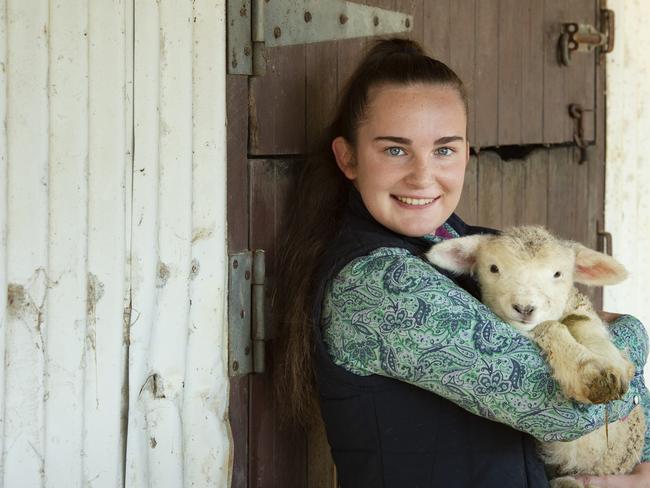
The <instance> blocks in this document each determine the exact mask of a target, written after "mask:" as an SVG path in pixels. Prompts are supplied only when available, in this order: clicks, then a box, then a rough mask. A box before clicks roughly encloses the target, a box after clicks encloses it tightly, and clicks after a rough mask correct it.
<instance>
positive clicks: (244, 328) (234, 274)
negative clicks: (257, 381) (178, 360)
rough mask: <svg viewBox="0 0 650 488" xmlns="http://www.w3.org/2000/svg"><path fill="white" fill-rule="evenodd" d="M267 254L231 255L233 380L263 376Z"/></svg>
mask: <svg viewBox="0 0 650 488" xmlns="http://www.w3.org/2000/svg"><path fill="white" fill-rule="evenodd" d="M264 275H265V263H264V251H263V250H261V249H260V250H256V251H243V252H238V253H235V254H231V255H230V257H229V272H228V334H229V335H228V370H229V373H230V376H241V375H246V374H249V373H263V372H264V361H265V356H264V341H265V340H266V327H265V326H264V278H265V276H264Z"/></svg>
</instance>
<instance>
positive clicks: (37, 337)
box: [3, 0, 49, 487]
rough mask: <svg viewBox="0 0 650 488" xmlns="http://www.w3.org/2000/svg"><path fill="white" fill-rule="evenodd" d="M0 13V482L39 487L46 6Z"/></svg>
mask: <svg viewBox="0 0 650 488" xmlns="http://www.w3.org/2000/svg"><path fill="white" fill-rule="evenodd" d="M6 13H7V18H8V22H7V46H8V56H7V66H8V67H10V68H9V72H8V73H7V120H6V124H7V140H8V141H10V144H8V146H7V148H8V151H7V164H8V178H7V182H8V192H7V207H8V208H7V224H8V225H7V228H8V232H7V256H6V258H7V279H8V282H9V285H8V289H9V307H8V319H7V324H6V335H5V339H6V346H5V347H6V349H5V366H6V373H5V423H4V432H3V436H4V441H5V442H4V450H3V464H4V486H6V487H9V486H12V487H13V486H29V487H39V486H42V485H43V479H42V477H43V456H44V430H43V401H44V390H43V364H44V361H43V335H42V333H43V329H44V328H45V327H47V323H46V322H45V321H44V317H45V313H46V310H45V296H46V292H47V288H48V285H49V278H48V275H47V242H48V240H47V231H48V214H47V211H48V208H47V202H48V166H47V165H48V100H47V68H48V36H47V30H48V8H47V3H43V2H39V1H37V0H31V1H27V0H10V1H9V2H7V5H6Z"/></svg>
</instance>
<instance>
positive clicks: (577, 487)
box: [550, 476, 585, 488]
mask: <svg viewBox="0 0 650 488" xmlns="http://www.w3.org/2000/svg"><path fill="white" fill-rule="evenodd" d="M550 485H551V488H584V486H585V485H583V484H582V481H578V480H577V479H575V478H571V477H569V476H562V477H561V478H555V479H554V480H551V482H550Z"/></svg>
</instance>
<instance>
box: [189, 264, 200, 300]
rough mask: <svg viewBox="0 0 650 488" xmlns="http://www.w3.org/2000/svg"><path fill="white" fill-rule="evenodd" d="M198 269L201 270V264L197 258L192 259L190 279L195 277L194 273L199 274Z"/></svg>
mask: <svg viewBox="0 0 650 488" xmlns="http://www.w3.org/2000/svg"><path fill="white" fill-rule="evenodd" d="M200 270H201V264H200V263H199V261H198V260H197V259H192V266H190V280H193V279H194V278H196V275H198V274H199V271H200ZM190 304H191V301H190Z"/></svg>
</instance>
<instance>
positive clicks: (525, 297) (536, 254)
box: [426, 226, 627, 331]
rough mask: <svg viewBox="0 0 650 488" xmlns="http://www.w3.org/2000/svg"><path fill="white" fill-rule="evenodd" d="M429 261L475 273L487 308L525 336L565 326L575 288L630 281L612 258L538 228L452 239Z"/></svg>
mask: <svg viewBox="0 0 650 488" xmlns="http://www.w3.org/2000/svg"><path fill="white" fill-rule="evenodd" d="M426 256H427V259H429V261H431V262H432V263H433V264H435V265H436V266H438V267H441V268H444V269H447V270H450V271H452V272H455V273H459V274H460V273H472V274H473V275H474V276H475V277H476V278H477V280H478V282H479V284H480V286H481V294H482V300H483V302H484V303H485V304H486V305H487V306H488V307H490V308H491V309H492V310H493V311H494V312H495V313H496V314H497V315H498V316H499V317H501V318H502V319H503V320H504V321H506V322H508V323H510V324H511V325H512V326H514V327H515V328H517V329H519V330H522V331H529V330H532V329H533V328H534V327H535V326H536V325H537V324H539V323H540V322H543V321H545V320H559V319H560V318H561V317H562V315H563V313H564V311H565V308H566V305H567V301H568V300H569V297H570V295H571V291H572V289H573V284H574V282H577V283H583V284H586V285H610V284H614V283H618V282H619V281H622V280H623V279H625V277H626V276H627V273H626V271H625V268H624V267H623V266H622V265H621V264H620V263H619V262H618V261H616V260H615V259H613V258H611V257H610V256H607V255H605V254H603V253H600V252H597V251H593V250H591V249H588V248H586V247H584V246H583V245H581V244H578V243H575V242H570V241H562V240H559V239H557V238H555V237H554V236H552V235H551V234H550V233H549V232H548V231H547V230H546V229H544V228H543V227H536V226H531V227H513V228H511V229H509V230H507V231H505V232H504V233H502V234H500V235H472V236H467V237H461V238H457V239H450V240H447V241H443V242H441V243H439V244H436V245H435V246H433V247H432V248H431V250H430V251H429V252H428V253H427V255H426Z"/></svg>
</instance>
